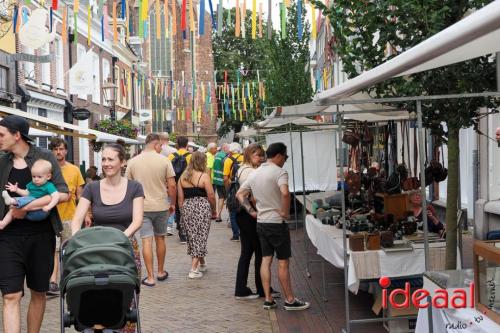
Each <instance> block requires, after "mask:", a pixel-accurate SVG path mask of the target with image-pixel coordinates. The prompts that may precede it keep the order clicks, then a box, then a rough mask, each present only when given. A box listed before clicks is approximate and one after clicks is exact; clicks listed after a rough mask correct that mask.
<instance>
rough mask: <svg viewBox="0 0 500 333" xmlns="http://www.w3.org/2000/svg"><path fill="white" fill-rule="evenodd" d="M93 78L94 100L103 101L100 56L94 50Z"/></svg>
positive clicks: (95, 101) (98, 102)
mask: <svg viewBox="0 0 500 333" xmlns="http://www.w3.org/2000/svg"><path fill="white" fill-rule="evenodd" d="M92 71H93V75H92V79H93V85H92V87H93V91H92V102H94V103H97V104H100V103H101V76H100V71H99V56H98V55H97V54H96V53H94V52H92Z"/></svg>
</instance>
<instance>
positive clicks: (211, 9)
mask: <svg viewBox="0 0 500 333" xmlns="http://www.w3.org/2000/svg"><path fill="white" fill-rule="evenodd" d="M208 6H209V7H210V18H211V20H212V30H216V29H217V24H215V17H214V6H213V5H212V0H208Z"/></svg>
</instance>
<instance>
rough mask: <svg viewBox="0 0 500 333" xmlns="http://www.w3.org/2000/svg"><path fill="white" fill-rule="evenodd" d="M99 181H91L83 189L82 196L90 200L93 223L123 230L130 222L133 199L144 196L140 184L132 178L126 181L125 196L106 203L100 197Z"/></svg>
mask: <svg viewBox="0 0 500 333" xmlns="http://www.w3.org/2000/svg"><path fill="white" fill-rule="evenodd" d="M100 188H101V181H97V182H92V183H89V184H87V185H86V186H85V188H84V189H83V193H82V197H83V198H85V199H87V200H89V201H90V202H91V209H92V216H93V218H94V225H99V226H103V227H113V228H117V229H120V230H122V231H123V230H125V229H127V228H128V226H129V225H130V224H131V223H132V216H133V201H134V199H135V198H137V197H144V191H143V189H142V185H141V184H140V183H139V182H136V181H134V180H128V181H127V192H126V193H125V198H124V199H123V200H122V201H121V202H119V203H117V204H114V205H106V204H104V203H103V202H102V199H101V191H100Z"/></svg>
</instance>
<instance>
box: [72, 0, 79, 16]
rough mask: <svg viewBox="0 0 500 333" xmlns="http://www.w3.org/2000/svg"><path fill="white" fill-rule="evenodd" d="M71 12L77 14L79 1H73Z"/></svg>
mask: <svg viewBox="0 0 500 333" xmlns="http://www.w3.org/2000/svg"><path fill="white" fill-rule="evenodd" d="M73 10H74V11H75V12H77V13H78V11H79V10H80V0H75V2H74V4H73Z"/></svg>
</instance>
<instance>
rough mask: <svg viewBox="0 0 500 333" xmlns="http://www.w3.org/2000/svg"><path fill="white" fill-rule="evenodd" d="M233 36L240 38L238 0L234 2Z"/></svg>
mask: <svg viewBox="0 0 500 333" xmlns="http://www.w3.org/2000/svg"><path fill="white" fill-rule="evenodd" d="M234 35H235V36H236V37H240V0H236V24H235V25H234Z"/></svg>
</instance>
